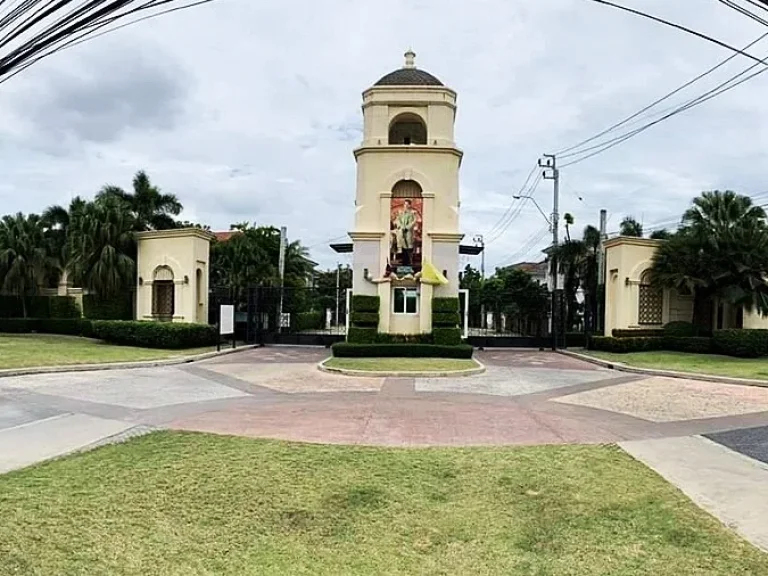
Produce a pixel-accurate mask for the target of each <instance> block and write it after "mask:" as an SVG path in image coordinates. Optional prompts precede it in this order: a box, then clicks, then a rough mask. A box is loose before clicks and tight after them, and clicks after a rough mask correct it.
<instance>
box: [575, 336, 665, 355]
mask: <svg viewBox="0 0 768 576" xmlns="http://www.w3.org/2000/svg"><path fill="white" fill-rule="evenodd" d="M663 346H664V340H663V339H662V338H658V337H640V338H615V337H612V336H593V337H592V338H590V349H592V350H601V351H603V352H617V353H620V354H624V353H627V352H645V351H649V350H661V349H662V348H663Z"/></svg>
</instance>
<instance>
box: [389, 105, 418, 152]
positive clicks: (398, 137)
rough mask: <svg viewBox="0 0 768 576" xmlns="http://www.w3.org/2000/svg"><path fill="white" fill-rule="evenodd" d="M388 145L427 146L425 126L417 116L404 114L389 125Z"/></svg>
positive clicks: (408, 113) (409, 113)
mask: <svg viewBox="0 0 768 576" xmlns="http://www.w3.org/2000/svg"><path fill="white" fill-rule="evenodd" d="M389 144H390V145H396V146H409V145H412V144H413V145H421V146H424V145H426V144H427V125H426V123H425V122H424V120H423V119H422V118H421V116H419V115H418V114H413V113H411V112H406V113H403V114H400V115H399V116H397V117H395V119H394V120H392V123H391V124H390V125H389Z"/></svg>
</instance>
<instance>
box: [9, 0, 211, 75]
mask: <svg viewBox="0 0 768 576" xmlns="http://www.w3.org/2000/svg"><path fill="white" fill-rule="evenodd" d="M212 1H213V0H195V1H193V0H187V1H186V2H184V1H183V0H83V1H81V2H80V3H78V4H77V5H74V4H75V2H72V1H71V0H21V1H17V2H15V3H14V2H8V0H0V9H2V8H4V10H2V16H0V50H3V51H4V53H2V52H0V83H2V82H5V81H6V80H8V79H9V78H11V77H13V76H15V75H16V74H18V73H20V72H21V71H23V70H25V69H26V68H28V67H29V66H31V65H33V64H35V63H36V62H38V61H40V60H41V59H43V58H45V57H47V56H50V55H52V54H55V53H56V52H58V51H60V50H63V49H65V48H68V47H71V46H75V45H77V44H80V43H82V42H84V41H86V40H90V39H93V38H96V37H98V36H102V35H104V34H107V33H109V32H114V31H115V30H118V29H120V28H124V27H125V26H129V25H131V24H136V23H137V22H141V21H143V20H147V19H149V18H156V17H157V16H162V15H164V14H169V13H171V12H176V11H179V10H185V9H187V8H193V7H195V6H200V5H201V4H207V3H209V2H212ZM170 4H181V5H178V6H173V7H170V8H169V7H166V8H162V7H163V6H167V5H170ZM161 8H162V9H161ZM149 11H152V13H150V14H147V15H146V16H143V17H140V18H135V19H133V20H131V21H129V22H125V23H123V24H122V25H120V26H115V27H113V28H110V29H108V30H102V31H101V32H99V33H98V34H96V32H97V31H98V30H101V29H103V28H105V27H107V26H110V25H111V24H113V23H115V22H117V21H118V20H127V19H129V17H131V16H133V15H135V14H139V13H141V12H149Z"/></svg>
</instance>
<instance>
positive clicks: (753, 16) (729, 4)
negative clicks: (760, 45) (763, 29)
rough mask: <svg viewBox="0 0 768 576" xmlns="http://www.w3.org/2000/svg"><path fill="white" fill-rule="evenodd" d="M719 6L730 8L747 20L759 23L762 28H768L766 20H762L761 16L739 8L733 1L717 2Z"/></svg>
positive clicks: (721, 0)
mask: <svg viewBox="0 0 768 576" xmlns="http://www.w3.org/2000/svg"><path fill="white" fill-rule="evenodd" d="M719 1H720V3H721V4H723V5H725V6H727V7H728V8H731V9H732V10H735V11H736V12H739V13H740V14H743V15H744V16H747V17H748V18H751V19H752V20H755V21H756V22H760V24H762V25H763V26H768V20H766V19H765V18H762V17H761V16H758V15H757V14H755V13H753V12H750V11H749V10H747V9H746V8H744V7H743V6H739V5H738V4H736V2H734V1H733V0H719Z"/></svg>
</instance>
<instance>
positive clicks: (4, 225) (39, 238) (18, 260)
mask: <svg viewBox="0 0 768 576" xmlns="http://www.w3.org/2000/svg"><path fill="white" fill-rule="evenodd" d="M48 264H49V260H48V255H47V254H46V250H45V237H44V232H43V225H42V222H41V219H40V216H38V215H37V214H30V215H29V216H24V214H22V213H21V212H19V213H18V214H16V215H15V216H4V217H3V218H2V220H0V291H3V292H8V293H10V294H15V295H17V296H18V297H19V298H20V299H21V305H22V313H23V315H24V317H25V318H26V317H27V305H26V299H27V297H29V296H33V295H35V294H37V292H38V290H39V288H40V285H41V284H42V283H43V282H44V281H45V275H46V272H47V268H48Z"/></svg>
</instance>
